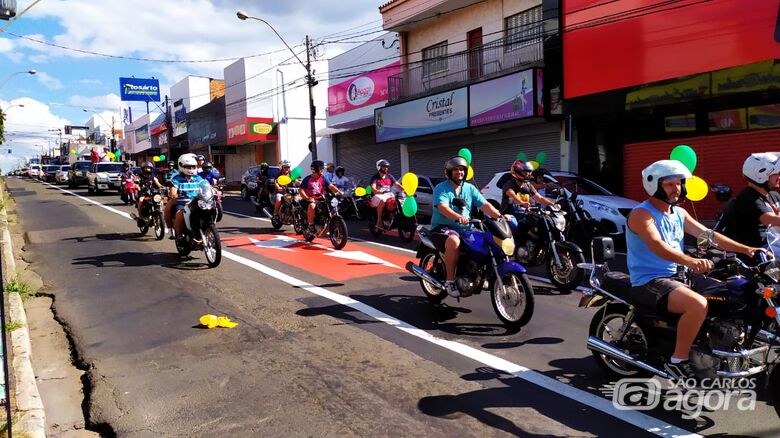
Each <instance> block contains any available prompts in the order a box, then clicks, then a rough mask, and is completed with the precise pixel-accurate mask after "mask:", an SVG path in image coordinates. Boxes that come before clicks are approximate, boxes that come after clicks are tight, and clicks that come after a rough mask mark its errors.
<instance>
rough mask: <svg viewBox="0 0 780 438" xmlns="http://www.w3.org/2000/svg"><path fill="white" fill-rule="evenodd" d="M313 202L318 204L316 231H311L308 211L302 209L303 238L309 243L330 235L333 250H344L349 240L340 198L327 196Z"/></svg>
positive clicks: (315, 212) (315, 216) (315, 217)
mask: <svg viewBox="0 0 780 438" xmlns="http://www.w3.org/2000/svg"><path fill="white" fill-rule="evenodd" d="M311 202H316V208H315V210H314V228H315V231H314V232H311V231H310V230H309V224H308V219H307V217H306V211H305V210H304V209H303V208H301V216H302V219H303V221H302V224H303V230H302V231H303V238H304V239H306V241H307V242H311V241H312V240H314V238H315V237H318V236H322V235H323V234H325V233H328V238H329V239H330V243H331V244H333V248H335V249H341V248H344V246H345V245H346V244H347V239H348V237H347V223H346V222H345V221H344V218H343V217H341V215H340V214H339V210H338V207H339V197H338V196H329V195H326V196H325V197H324V198H322V199H317V200H315V201H311Z"/></svg>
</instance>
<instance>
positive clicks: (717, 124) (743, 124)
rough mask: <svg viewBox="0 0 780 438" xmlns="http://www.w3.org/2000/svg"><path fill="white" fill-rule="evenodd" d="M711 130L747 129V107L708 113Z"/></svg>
mask: <svg viewBox="0 0 780 438" xmlns="http://www.w3.org/2000/svg"><path fill="white" fill-rule="evenodd" d="M708 116H709V119H710V131H711V132H712V131H741V130H743V129H747V111H746V110H745V108H737V109H730V110H725V111H716V112H712V113H709V114H708Z"/></svg>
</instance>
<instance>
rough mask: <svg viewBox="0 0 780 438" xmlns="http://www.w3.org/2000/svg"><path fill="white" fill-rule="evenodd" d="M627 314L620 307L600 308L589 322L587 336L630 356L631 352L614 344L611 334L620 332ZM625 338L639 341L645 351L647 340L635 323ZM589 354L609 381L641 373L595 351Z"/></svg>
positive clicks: (624, 308) (607, 306)
mask: <svg viewBox="0 0 780 438" xmlns="http://www.w3.org/2000/svg"><path fill="white" fill-rule="evenodd" d="M627 312H628V309H627V308H626V307H625V306H622V305H606V306H604V307H602V308H601V309H600V310H599V311H598V312H596V314H595V315H593V320H591V322H590V330H589V331H588V335H589V336H593V337H595V338H598V339H601V340H602V341H604V342H607V343H609V344H612V345H615V346H618V347H619V348H621V349H623V351H625V352H626V353H628V354H631V353H632V352H631V351H627V349H626V348H624V345H617V344H615V339H614V338H613V334H614V333H616V332H617V331H618V330H620V328H621V327H622V326H623V323H624V322H625V320H626V313H627ZM626 337H631V339H638V340H640V342H642V343H643V344H644V346H643V348H644V350H645V351H647V338H646V337H645V334H644V332H642V329H641V328H640V327H639V326H638V325H636V323H633V324H631V326H630V327H629V333H626V335H625V336H624V339H626ZM591 353H592V354H593V359H595V360H596V363H597V364H598V365H599V367H600V368H601V369H602V370H604V372H605V373H606V374H607V376H608V377H609V378H611V379H622V378H625V377H636V376H638V375H640V373H641V371H640V370H639V369H637V368H635V367H633V366H631V365H629V364H627V363H625V362H623V361H621V360H617V359H613V358H611V357H609V356H607V355H605V354H601V353H597V352H595V351H592V352H591Z"/></svg>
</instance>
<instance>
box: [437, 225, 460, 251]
mask: <svg viewBox="0 0 780 438" xmlns="http://www.w3.org/2000/svg"><path fill="white" fill-rule="evenodd" d="M450 236H458V237H460V232H458V230H455V229H452V228H449V227H448V226H446V225H438V226H436V227H435V228H434V229H432V230H431V234H430V237H429V238H430V239H431V243H433V246H435V247H436V249H438V250H439V251H441V252H444V242H446V241H447V239H448V238H449V237H450ZM459 248H463V239H461V240H460V246H459Z"/></svg>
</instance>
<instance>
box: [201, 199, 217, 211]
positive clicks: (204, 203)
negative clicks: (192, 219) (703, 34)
mask: <svg viewBox="0 0 780 438" xmlns="http://www.w3.org/2000/svg"><path fill="white" fill-rule="evenodd" d="M198 207H199V208H200V209H201V210H211V209H212V208H214V201H213V200H212V199H209V200H203V199H199V200H198Z"/></svg>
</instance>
